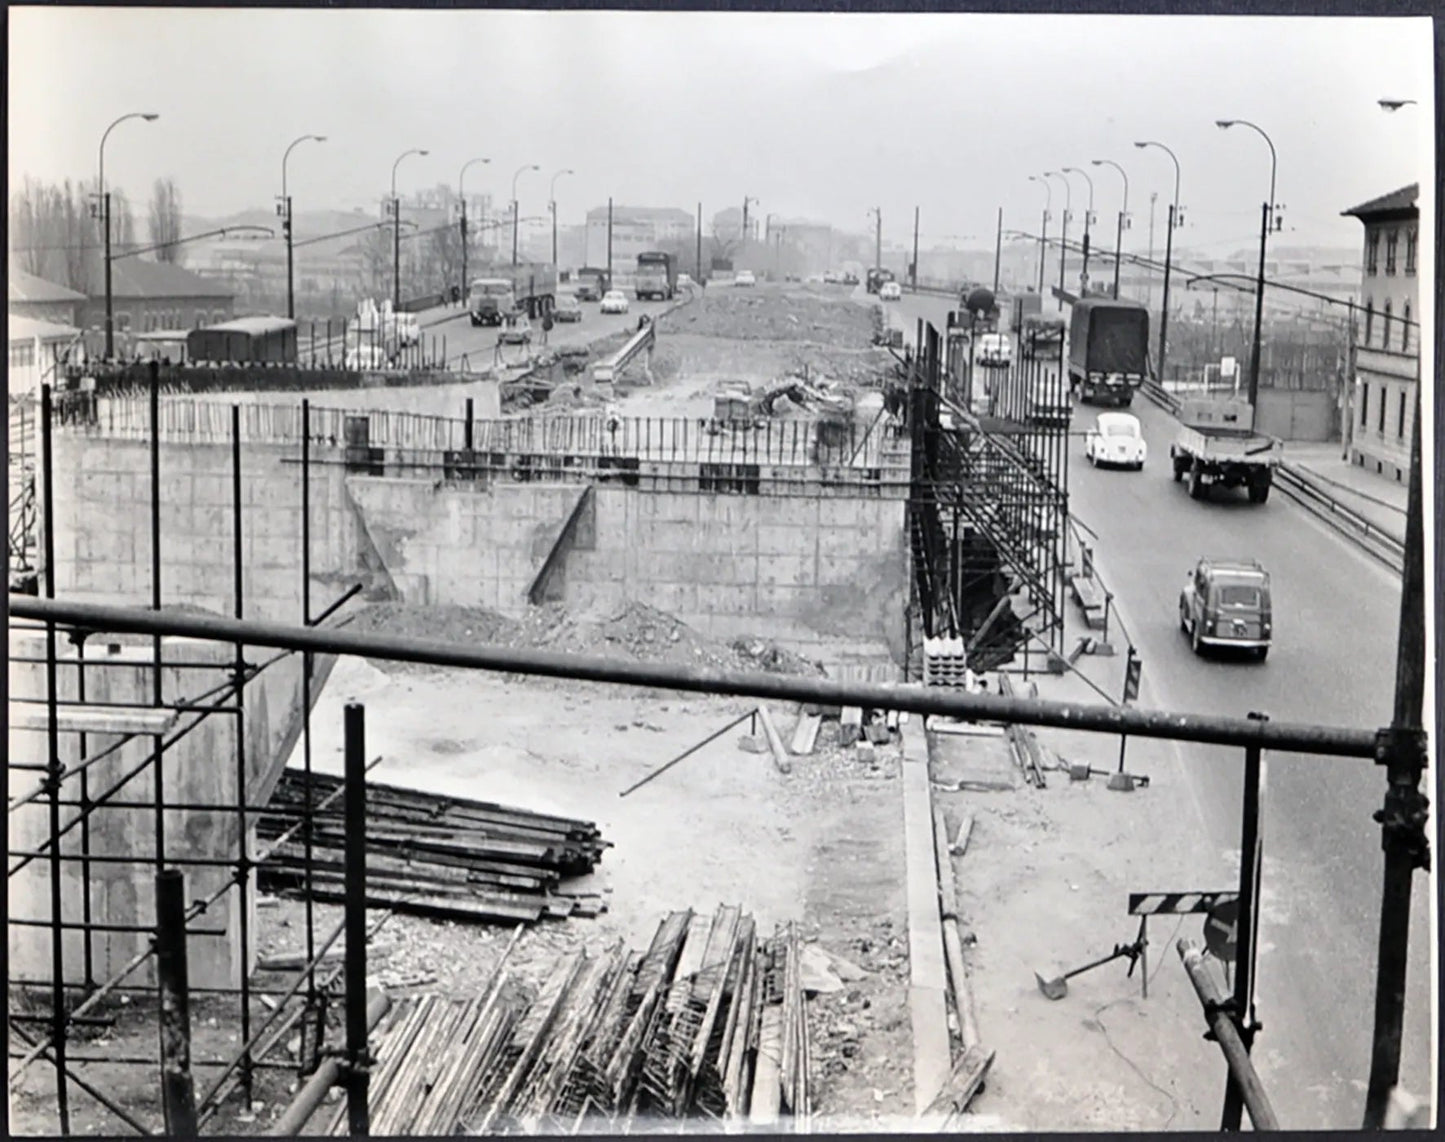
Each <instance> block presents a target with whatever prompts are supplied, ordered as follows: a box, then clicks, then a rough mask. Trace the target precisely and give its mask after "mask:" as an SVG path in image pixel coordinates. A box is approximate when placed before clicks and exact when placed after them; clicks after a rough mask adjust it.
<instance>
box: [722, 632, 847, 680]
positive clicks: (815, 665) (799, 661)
mask: <svg viewBox="0 0 1445 1142" xmlns="http://www.w3.org/2000/svg"><path fill="white" fill-rule="evenodd" d="M731 648H732V652H733V653H734V654H735V655H736V656H737V657H738V659H739V660H740V661H741V662H742V664H743V666H744V669H748V670H763V671H766V672H767V673H769V674H815V675H818V676H819V677H824V676H826V675H827V673H828V672H827V671H826V670H825V669H823V664H822V663H821V662H814V661H813V660H812V659H809V658H804V657H803V656H802V655H801V654H794V653H793V652H792V651H791V650H786V649H784V648H783V647H781V646H779V645H778V644H777V643H775V642H770V641H768V640H767V639H762V638H735V639H733V641H732V643H731Z"/></svg>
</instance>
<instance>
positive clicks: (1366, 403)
mask: <svg viewBox="0 0 1445 1142" xmlns="http://www.w3.org/2000/svg"><path fill="white" fill-rule="evenodd" d="M1369 423H1370V386H1369V385H1368V384H1365V385H1361V386H1360V427H1361V428H1364V427H1365V426H1366V425H1368V424H1369Z"/></svg>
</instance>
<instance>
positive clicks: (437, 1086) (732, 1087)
mask: <svg viewBox="0 0 1445 1142" xmlns="http://www.w3.org/2000/svg"><path fill="white" fill-rule="evenodd" d="M509 982H510V977H509V974H508V973H507V972H506V971H504V970H499V971H498V972H497V973H496V975H495V976H494V978H493V981H492V984H491V986H490V987H489V988H488V990H487V993H486V995H484V996H483V997H481V998H473V999H458V998H451V997H445V996H436V995H430V996H422V997H413V998H403V999H399V1000H397V1001H396V1002H394V1003H393V1005H392V1007H391V1009H390V1011H389V1012H388V1013H387V1016H386V1017H385V1019H384V1020H383V1022H382V1023H381V1025H380V1026H378V1028H377V1030H376V1032H375V1034H374V1036H373V1040H372V1042H373V1044H374V1048H373V1051H374V1055H375V1058H376V1065H375V1067H374V1068H373V1071H372V1078H371V1083H370V1090H369V1099H370V1107H371V1132H372V1133H373V1134H376V1135H383V1134H401V1135H418V1134H435V1135H455V1134H521V1133H526V1134H535V1133H539V1132H545V1133H568V1134H570V1133H576V1132H578V1131H579V1130H586V1131H587V1132H589V1133H591V1132H596V1133H613V1132H616V1131H617V1130H618V1129H619V1128H621V1129H624V1130H626V1129H628V1128H630V1127H632V1126H633V1125H634V1124H635V1123H637V1121H638V1120H639V1119H643V1118H652V1119H658V1118H662V1119H685V1118H711V1119H718V1120H728V1121H732V1122H736V1123H741V1122H743V1121H747V1120H749V1119H751V1120H752V1121H758V1120H759V1119H760V1118H762V1119H764V1120H768V1121H777V1120H779V1119H780V1118H791V1119H792V1120H793V1122H794V1123H795V1124H796V1127H797V1128H798V1129H803V1128H805V1127H806V1123H807V1118H808V1115H809V1113H810V1101H809V1093H808V1057H809V1047H808V1037H807V1025H806V1022H805V1019H804V1008H803V1004H804V998H803V988H802V953H801V948H800V944H799V939H798V934H797V931H796V930H795V928H794V927H793V925H792V924H787V925H783V926H781V927H780V929H779V931H778V932H777V934H775V935H774V936H773V937H772V938H770V939H762V940H760V939H759V938H758V936H757V932H756V925H755V923H754V921H753V919H752V917H750V916H747V915H744V914H743V913H742V911H741V909H740V908H738V907H736V906H733V905H724V906H722V907H720V908H719V909H718V910H717V912H716V913H715V914H714V915H713V917H712V919H711V920H709V919H708V918H706V917H704V916H699V915H697V914H695V913H693V912H692V911H685V912H674V913H671V914H669V915H668V916H667V917H666V918H665V919H664V920H663V921H662V922H661V923H660V924H659V925H658V928H657V931H656V933H655V935H654V936H653V940H652V944H651V946H650V947H649V948H648V950H647V951H646V952H645V953H638V952H629V951H627V950H626V949H625V948H624V947H623V945H622V944H621V943H620V942H619V943H617V944H615V945H613V946H612V947H610V948H608V949H607V950H606V951H604V952H602V953H600V954H596V955H592V954H589V953H588V952H586V951H577V952H574V953H572V954H570V955H568V956H567V957H566V958H564V959H563V960H562V961H561V962H560V963H558V965H557V967H556V970H554V971H553V972H551V973H550V975H549V976H548V977H547V981H546V983H545V984H544V985H543V986H542V988H541V990H540V992H539V993H538V994H537V995H536V996H535V997H533V998H532V999H531V1000H530V1001H527V1000H525V999H523V998H521V997H519V996H517V995H516V993H515V989H514V988H509V987H508V986H507V985H508V983H509ZM770 1116H771V1117H770ZM345 1128H346V1114H345V1108H344V1106H339V1107H337V1109H336V1111H335V1112H334V1113H333V1115H332V1118H331V1121H330V1123H329V1124H328V1128H327V1132H328V1133H331V1134H340V1133H344V1132H345Z"/></svg>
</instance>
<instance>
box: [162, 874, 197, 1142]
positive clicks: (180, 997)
mask: <svg viewBox="0 0 1445 1142" xmlns="http://www.w3.org/2000/svg"><path fill="white" fill-rule="evenodd" d="M156 979H157V981H158V982H159V984H160V1032H161V1095H162V1098H163V1100H164V1105H165V1122H166V1133H167V1134H169V1135H172V1136H174V1137H178V1138H194V1137H196V1135H197V1134H198V1132H199V1130H198V1127H197V1124H196V1087H195V1081H194V1079H193V1078H192V1076H191V996H190V990H189V987H190V977H189V973H188V971H187V964H186V877H185V873H183V872H181V871H180V869H175V868H163V869H161V870H160V871H159V872H157V873H156Z"/></svg>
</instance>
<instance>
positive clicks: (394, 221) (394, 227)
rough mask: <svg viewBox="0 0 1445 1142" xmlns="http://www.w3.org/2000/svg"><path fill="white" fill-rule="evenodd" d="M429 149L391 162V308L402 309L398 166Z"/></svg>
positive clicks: (404, 153) (413, 151) (416, 149)
mask: <svg viewBox="0 0 1445 1142" xmlns="http://www.w3.org/2000/svg"><path fill="white" fill-rule="evenodd" d="M427 153H428V152H427V151H424V150H421V149H420V148H414V149H412V150H410V151H403V152H402V153H401V154H399V155H397V157H396V162H394V163H392V164H391V308H392V310H393V311H394V312H395V311H400V309H401V200H400V199H398V198H397V197H396V168H397V167H399V166H401V160H402V159H404V158H406V157H407V155H425V154H427Z"/></svg>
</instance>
